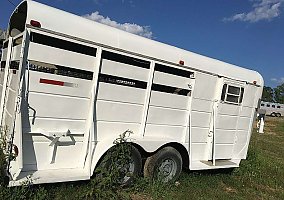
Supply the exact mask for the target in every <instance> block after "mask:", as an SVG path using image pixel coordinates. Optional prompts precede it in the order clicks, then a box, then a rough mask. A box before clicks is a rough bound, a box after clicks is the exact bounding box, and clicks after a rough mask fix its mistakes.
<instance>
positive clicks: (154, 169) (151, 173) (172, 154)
mask: <svg viewBox="0 0 284 200" xmlns="http://www.w3.org/2000/svg"><path fill="white" fill-rule="evenodd" d="M166 159H171V160H173V161H174V162H175V163H176V165H177V170H176V173H175V174H174V176H173V177H172V178H170V179H169V180H161V179H160V180H161V181H162V182H164V183H167V182H169V181H176V180H177V179H178V178H179V176H180V173H181V171H182V157H181V155H180V153H179V152H178V151H177V150H176V149H175V148H173V147H164V148H163V149H161V150H159V151H158V152H156V153H155V154H154V155H152V156H150V157H148V158H147V159H146V162H145V164H144V177H148V178H150V179H151V180H159V178H160V177H158V167H159V166H160V165H161V164H162V163H163V161H164V160H166Z"/></svg>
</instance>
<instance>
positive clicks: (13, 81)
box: [0, 32, 28, 179]
mask: <svg viewBox="0 0 284 200" xmlns="http://www.w3.org/2000/svg"><path fill="white" fill-rule="evenodd" d="M26 37H27V34H26V32H24V33H22V34H19V35H17V36H15V37H10V38H9V39H8V40H7V41H6V42H5V43H6V45H4V49H3V55H2V58H1V84H0V87H1V90H0V91H1V128H2V130H1V134H2V138H3V140H4V143H5V151H6V152H5V153H6V154H8V155H10V159H9V160H8V166H7V169H8V171H9V173H10V174H11V175H12V177H13V179H14V178H16V177H17V176H18V175H19V173H20V172H21V170H22V168H23V152H22V130H21V126H16V124H21V113H20V105H21V98H22V93H21V88H22V84H23V80H24V78H23V77H24V73H23V72H24V69H25V64H26V62H25V60H26V49H27V45H28V44H27V43H26V41H27V38H26ZM5 47H6V48H5Z"/></svg>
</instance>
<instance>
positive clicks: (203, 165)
mask: <svg viewBox="0 0 284 200" xmlns="http://www.w3.org/2000/svg"><path fill="white" fill-rule="evenodd" d="M239 163H240V160H216V162H215V165H213V163H212V162H211V161H207V160H206V161H204V160H200V161H193V162H192V163H191V166H190V170H205V169H221V168H234V167H239Z"/></svg>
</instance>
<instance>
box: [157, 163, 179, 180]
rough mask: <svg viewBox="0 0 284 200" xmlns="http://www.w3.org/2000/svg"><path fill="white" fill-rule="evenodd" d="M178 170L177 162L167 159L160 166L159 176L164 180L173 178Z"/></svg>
mask: <svg viewBox="0 0 284 200" xmlns="http://www.w3.org/2000/svg"><path fill="white" fill-rule="evenodd" d="M176 172H177V163H176V162H175V161H174V160H173V159H171V158H168V159H165V160H163V162H162V163H161V164H160V166H159V167H158V178H159V179H161V181H163V182H168V181H169V180H171V179H173V177H174V176H175V175H176Z"/></svg>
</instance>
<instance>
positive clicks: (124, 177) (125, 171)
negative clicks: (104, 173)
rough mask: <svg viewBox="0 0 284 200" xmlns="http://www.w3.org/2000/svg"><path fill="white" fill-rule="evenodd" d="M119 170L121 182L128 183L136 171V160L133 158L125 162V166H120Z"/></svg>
mask: <svg viewBox="0 0 284 200" xmlns="http://www.w3.org/2000/svg"><path fill="white" fill-rule="evenodd" d="M119 171H120V174H121V179H120V183H121V184H124V183H126V182H127V181H128V180H129V179H130V178H131V177H132V176H133V174H134V172H135V164H134V160H131V161H130V163H127V164H125V165H124V166H121V167H119Z"/></svg>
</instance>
